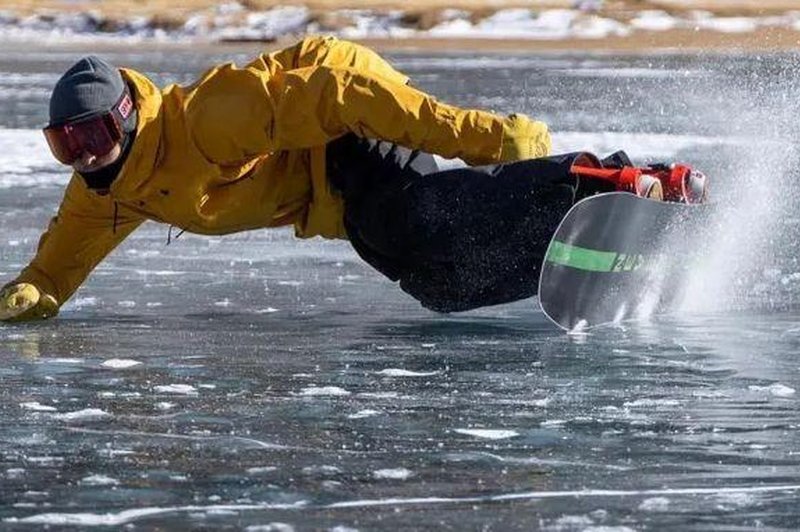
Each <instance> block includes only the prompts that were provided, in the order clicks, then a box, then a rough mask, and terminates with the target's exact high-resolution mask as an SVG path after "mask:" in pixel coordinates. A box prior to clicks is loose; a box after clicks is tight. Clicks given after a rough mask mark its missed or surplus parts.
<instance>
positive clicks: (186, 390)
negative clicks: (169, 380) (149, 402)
mask: <svg viewBox="0 0 800 532" xmlns="http://www.w3.org/2000/svg"><path fill="white" fill-rule="evenodd" d="M154 390H155V391H156V392H158V393H174V394H181V395H196V394H197V389H196V388H195V387H194V386H191V385H189V384H165V385H162V386H156V387H155V388H154Z"/></svg>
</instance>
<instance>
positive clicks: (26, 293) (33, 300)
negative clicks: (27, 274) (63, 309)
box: [0, 283, 58, 321]
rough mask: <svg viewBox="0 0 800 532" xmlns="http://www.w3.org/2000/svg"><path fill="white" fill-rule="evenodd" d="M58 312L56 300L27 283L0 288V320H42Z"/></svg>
mask: <svg viewBox="0 0 800 532" xmlns="http://www.w3.org/2000/svg"><path fill="white" fill-rule="evenodd" d="M56 314H58V302H57V301H56V299H55V298H54V297H53V296H51V295H48V294H43V293H42V292H40V291H39V289H38V288H36V287H35V286H33V285H32V284H29V283H17V284H12V285H9V286H6V287H5V288H3V289H2V290H0V321H28V320H43V319H46V318H51V317H53V316H55V315H56Z"/></svg>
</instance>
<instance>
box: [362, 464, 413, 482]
mask: <svg viewBox="0 0 800 532" xmlns="http://www.w3.org/2000/svg"><path fill="white" fill-rule="evenodd" d="M413 474H414V473H413V472H412V471H411V470H410V469H406V468H404V467H398V468H394V469H378V470H376V471H373V472H372V476H373V477H374V478H377V479H382V480H383V479H385V480H406V479H408V478H410V477H411V476H412V475H413Z"/></svg>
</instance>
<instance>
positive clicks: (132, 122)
mask: <svg viewBox="0 0 800 532" xmlns="http://www.w3.org/2000/svg"><path fill="white" fill-rule="evenodd" d="M126 90H128V87H127V85H126V84H125V80H124V79H122V74H120V72H119V70H118V69H117V68H115V67H113V66H112V65H110V64H109V63H107V62H106V61H103V60H102V59H100V58H99V57H96V56H93V55H90V56H88V57H84V58H82V59H81V60H79V61H78V62H77V63H75V64H74V65H72V66H71V67H70V68H69V70H67V71H66V72H65V73H64V75H63V76H61V79H59V80H58V82H57V83H56V86H55V88H54V89H53V94H52V95H51V96H50V125H51V126H57V125H61V124H64V123H66V122H73V121H75V120H79V119H81V118H88V117H90V116H92V115H95V114H100V113H103V112H107V111H110V110H111V109H113V108H114V106H115V105H116V104H117V102H119V100H120V98H121V97H122V93H123V92H124V91H126ZM123 129H124V130H125V131H126V132H130V131H133V130H135V129H136V112H135V111H134V112H133V113H131V115H130V116H129V117H128V118H127V119H126V120H125V122H124V124H123Z"/></svg>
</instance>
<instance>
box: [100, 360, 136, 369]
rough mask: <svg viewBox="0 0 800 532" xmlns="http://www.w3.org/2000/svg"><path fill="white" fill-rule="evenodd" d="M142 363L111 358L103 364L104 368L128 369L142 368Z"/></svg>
mask: <svg viewBox="0 0 800 532" xmlns="http://www.w3.org/2000/svg"><path fill="white" fill-rule="evenodd" d="M141 364H142V363H141V362H139V361H138V360H131V359H127V358H111V359H108V360H106V361H105V362H103V363H102V364H101V366H103V367H104V368H110V369H128V368H132V367H134V366H140V365H141Z"/></svg>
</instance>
